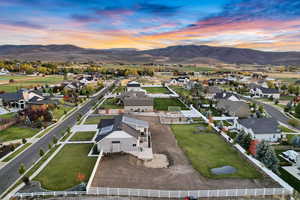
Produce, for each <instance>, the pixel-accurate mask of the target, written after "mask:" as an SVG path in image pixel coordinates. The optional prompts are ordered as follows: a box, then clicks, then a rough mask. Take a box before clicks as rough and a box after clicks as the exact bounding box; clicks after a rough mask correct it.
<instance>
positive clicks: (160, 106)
mask: <svg viewBox="0 0 300 200" xmlns="http://www.w3.org/2000/svg"><path fill="white" fill-rule="evenodd" d="M169 107H179V108H181V110H188V108H187V107H186V106H185V105H184V104H183V103H182V102H181V101H180V100H179V99H176V98H155V99H154V109H155V110H169Z"/></svg>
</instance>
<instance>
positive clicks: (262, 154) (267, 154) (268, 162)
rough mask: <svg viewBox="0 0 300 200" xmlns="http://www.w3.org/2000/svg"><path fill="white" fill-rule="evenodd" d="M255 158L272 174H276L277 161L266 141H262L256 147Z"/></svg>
mask: <svg viewBox="0 0 300 200" xmlns="http://www.w3.org/2000/svg"><path fill="white" fill-rule="evenodd" d="M255 157H256V159H258V160H259V161H261V162H262V163H263V164H264V165H265V166H266V167H267V168H269V169H270V170H272V171H273V172H275V173H277V172H278V168H279V160H278V158H277V156H276V154H275V151H274V149H273V148H272V147H271V146H270V145H269V144H268V143H267V142H266V141H264V140H263V141H262V142H261V143H259V144H258V145H257V147H256V155H255Z"/></svg>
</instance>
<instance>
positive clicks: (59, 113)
mask: <svg viewBox="0 0 300 200" xmlns="http://www.w3.org/2000/svg"><path fill="white" fill-rule="evenodd" d="M72 109H73V108H72V107H69V106H62V105H61V106H60V107H59V109H57V108H55V109H54V110H53V111H52V113H53V118H54V119H57V120H59V119H60V118H61V117H62V116H63V115H64V114H65V112H66V113H67V112H69V111H70V110H72Z"/></svg>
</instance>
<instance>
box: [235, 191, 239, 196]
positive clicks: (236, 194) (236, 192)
mask: <svg viewBox="0 0 300 200" xmlns="http://www.w3.org/2000/svg"><path fill="white" fill-rule="evenodd" d="M235 196H236V197H237V196H238V190H237V189H235Z"/></svg>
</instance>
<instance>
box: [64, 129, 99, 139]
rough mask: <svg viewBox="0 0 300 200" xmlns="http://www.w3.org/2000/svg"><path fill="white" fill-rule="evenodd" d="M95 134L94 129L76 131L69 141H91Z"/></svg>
mask: <svg viewBox="0 0 300 200" xmlns="http://www.w3.org/2000/svg"><path fill="white" fill-rule="evenodd" d="M95 134H96V132H95V131H83V132H77V133H75V134H74V135H73V137H72V138H71V139H70V141H91V140H92V139H93V137H94V135H95Z"/></svg>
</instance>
